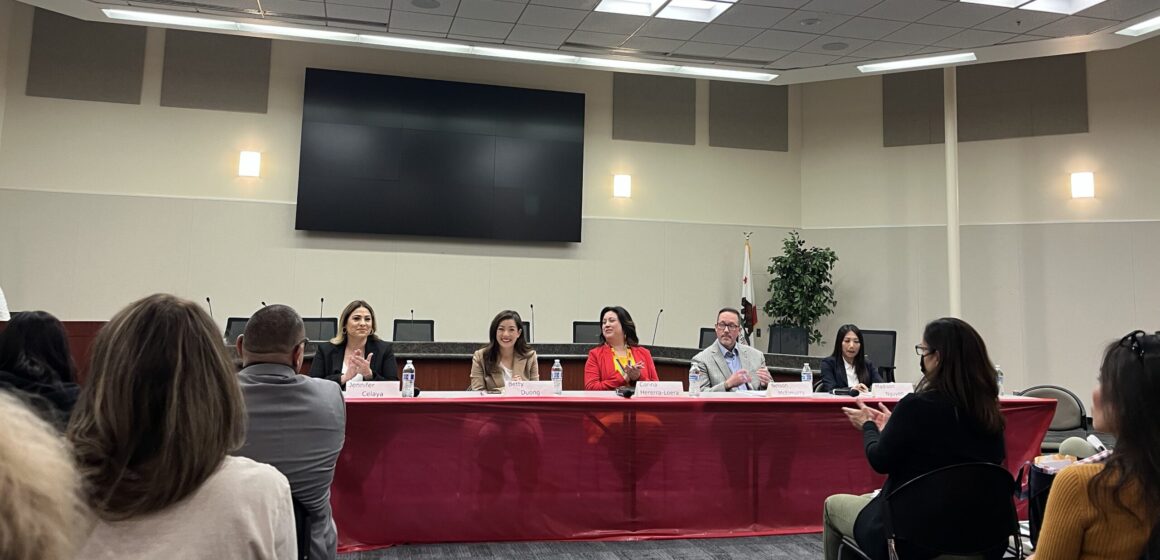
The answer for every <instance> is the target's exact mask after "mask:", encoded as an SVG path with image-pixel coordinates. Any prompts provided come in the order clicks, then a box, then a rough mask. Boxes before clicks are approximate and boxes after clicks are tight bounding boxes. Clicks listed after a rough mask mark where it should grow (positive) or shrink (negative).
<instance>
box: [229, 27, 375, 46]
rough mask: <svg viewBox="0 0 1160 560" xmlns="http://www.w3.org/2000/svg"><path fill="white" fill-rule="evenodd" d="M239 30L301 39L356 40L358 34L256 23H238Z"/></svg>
mask: <svg viewBox="0 0 1160 560" xmlns="http://www.w3.org/2000/svg"><path fill="white" fill-rule="evenodd" d="M238 30H239V31H245V32H247V33H264V34H266V35H283V36H286V37H298V38H301V39H323V40H326V41H349V42H355V41H358V35H355V34H354V33H341V32H338V31H323V30H321V29H306V28H302V27H282V26H281V25H256V24H252V23H239V24H238Z"/></svg>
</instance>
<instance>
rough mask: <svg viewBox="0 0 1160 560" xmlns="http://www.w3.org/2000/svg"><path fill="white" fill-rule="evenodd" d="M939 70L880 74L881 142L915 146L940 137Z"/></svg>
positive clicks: (941, 139) (935, 141) (886, 144)
mask: <svg viewBox="0 0 1160 560" xmlns="http://www.w3.org/2000/svg"><path fill="white" fill-rule="evenodd" d="M943 135H944V132H943V71H942V70H941V69H940V70H920V71H917V72H903V73H901V74H886V75H885V76H882V145H883V146H886V147H891V146H915V145H920V144H940V143H942V141H943Z"/></svg>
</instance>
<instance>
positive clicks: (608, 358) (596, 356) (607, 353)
mask: <svg viewBox="0 0 1160 560" xmlns="http://www.w3.org/2000/svg"><path fill="white" fill-rule="evenodd" d="M629 351H630V352H632V359H633V360H635V361H636V363H638V364H641V365H642V366H644V369H642V370H641V371H640V380H641V381H660V379H659V378H658V377H657V368H656V366H655V365H653V359H652V352H649V351H648V348H645V347H644V346H630V347H629ZM622 385H628V382H627V381H625V380H624V376H622V375H620V373H618V372H617V371H616V365H615V364H614V363H613V362H612V348H611V347H609V346H608V345H607V344H601V345H600V346H597V347H596V348H593V349H591V350H589V351H588V362H587V363H585V364H584V390H586V391H606V390H611V389H616V388H617V387H620V386H622Z"/></svg>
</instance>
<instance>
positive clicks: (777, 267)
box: [765, 231, 838, 355]
mask: <svg viewBox="0 0 1160 560" xmlns="http://www.w3.org/2000/svg"><path fill="white" fill-rule="evenodd" d="M836 262H838V256H837V255H836V254H834V251H833V250H831V249H830V248H829V247H824V248H819V247H806V242H805V240H804V239H802V238H801V234H800V233H799V232H797V231H792V232H790V234H789V235H788V236H786V238H785V239H784V240H783V241H782V254H781V255H779V256H776V257H773V258H771V259H769V268H768V269H767V270H768V271H769V273H770V275H772V276H773V278H772V279H771V280H770V281H769V301H767V302H765V314H766V315H768V316H769V317H770V318H771V319H772V321H771V323H770V324H771V325H773V326H772V328H770V333H769V334H770V337H771V341H772V343H771V344H770V351H771V352H777V353H781V354H796V355H806V353H807V352H808V351H809V344H810V343H813V344H817V343H820V342H821V341H822V333H821V332H819V331H818V330H817V329H816V328H814V327H815V326H816V325H817V324H818V321H819V320H821V318H822V317H825V316H826V315H829V314H830V313H833V312H834V305H836V304H837V303H838V301H837V300H836V299H834V286H833V271H834V263H836Z"/></svg>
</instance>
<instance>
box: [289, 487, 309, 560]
mask: <svg viewBox="0 0 1160 560" xmlns="http://www.w3.org/2000/svg"><path fill="white" fill-rule="evenodd" d="M290 503H291V505H292V506H293V507H294V536H295V538H296V540H297V541H298V556H297V558H298V560H310V513H309V512H308V511H306V506H304V505H302V502H299V501H298V499H297V498H293V497H291V498H290Z"/></svg>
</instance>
